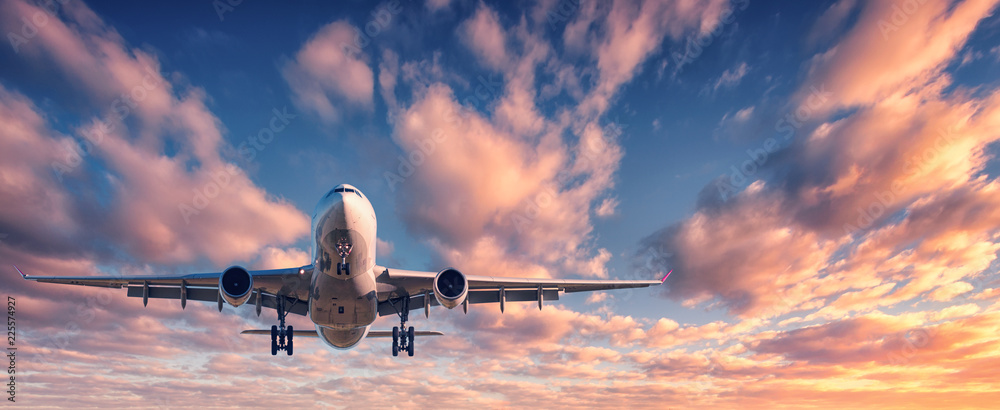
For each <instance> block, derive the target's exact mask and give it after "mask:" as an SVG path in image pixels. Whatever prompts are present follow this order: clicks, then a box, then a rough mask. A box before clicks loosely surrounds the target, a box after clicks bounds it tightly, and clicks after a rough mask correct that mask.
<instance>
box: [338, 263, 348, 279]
mask: <svg viewBox="0 0 1000 410" xmlns="http://www.w3.org/2000/svg"><path fill="white" fill-rule="evenodd" d="M337 274H338V275H347V276H351V263H350V262H341V263H338V264H337Z"/></svg>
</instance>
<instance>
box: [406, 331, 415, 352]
mask: <svg viewBox="0 0 1000 410" xmlns="http://www.w3.org/2000/svg"><path fill="white" fill-rule="evenodd" d="M406 339H407V341H408V342H410V343H409V344H407V345H406V354H407V355H409V356H410V357H413V345H415V344H416V343H413V326H410V328H409V329H406Z"/></svg>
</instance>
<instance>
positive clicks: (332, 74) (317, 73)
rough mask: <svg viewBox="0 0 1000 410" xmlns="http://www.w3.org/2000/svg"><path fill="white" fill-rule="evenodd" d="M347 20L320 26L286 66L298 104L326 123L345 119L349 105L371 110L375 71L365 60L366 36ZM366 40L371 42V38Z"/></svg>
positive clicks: (283, 69)
mask: <svg viewBox="0 0 1000 410" xmlns="http://www.w3.org/2000/svg"><path fill="white" fill-rule="evenodd" d="M358 33H360V32H359V31H357V28H355V27H354V26H352V25H351V24H350V23H348V22H346V21H335V22H333V23H330V24H327V25H325V26H323V27H322V28H320V29H319V31H317V32H316V34H314V35H313V36H312V37H311V38H309V40H308V41H306V43H305V44H304V45H303V46H302V48H301V49H299V51H298V53H297V54H296V55H295V60H293V61H290V62H288V63H287V64H285V66H284V67H283V68H282V75H283V76H284V78H285V81H287V82H288V85H289V87H291V89H292V93H293V94H294V99H295V102H296V105H297V106H298V107H299V108H300V109H302V110H304V111H310V112H314V113H315V114H316V115H318V116H319V117H320V118H321V119H323V120H324V121H325V122H328V123H330V122H336V121H339V120H340V119H341V117H342V116H343V112H344V111H346V110H348V107H359V108H361V109H365V110H371V109H372V107H373V105H372V104H373V100H372V98H373V94H374V91H375V80H374V76H375V75H374V73H373V72H372V69H371V67H369V66H368V63H367V62H365V61H364V54H363V51H364V47H365V46H366V45H367V43H359V39H368V37H366V36H362V35H360V34H358ZM366 41H371V40H370V39H368V40H366Z"/></svg>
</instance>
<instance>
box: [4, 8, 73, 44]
mask: <svg viewBox="0 0 1000 410" xmlns="http://www.w3.org/2000/svg"><path fill="white" fill-rule="evenodd" d="M67 2H69V0H45V1H40V2H37V3H36V4H37V5H38V6H39V7H41V8H42V10H39V11H35V12H34V13H33V14H32V15H31V18H30V19H29V18H25V17H23V16H22V17H21V23H22V24H21V32H20V33H15V32H13V31H8V32H7V41H9V42H10V46H11V48H13V49H14V53H17V54H20V53H21V46H22V45H24V44H26V43H28V41H31V40H32V39H34V38H35V37H37V36H38V32H39V30H41V29H43V28H44V27H45V26H47V25H48V24H49V19H50V18H53V19H58V18H59V17H58V16H56V14H58V13H59V7H60V6H62V5H63V4H66V3H67Z"/></svg>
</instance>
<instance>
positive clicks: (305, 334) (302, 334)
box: [240, 330, 318, 337]
mask: <svg viewBox="0 0 1000 410" xmlns="http://www.w3.org/2000/svg"><path fill="white" fill-rule="evenodd" d="M293 332H294V333H295V337H318V336H317V335H316V331H315V330H294V331H293ZM240 334H241V335H268V336H270V335H271V331H270V330H244V331H242V332H240Z"/></svg>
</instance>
